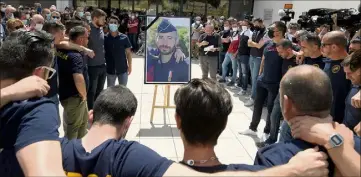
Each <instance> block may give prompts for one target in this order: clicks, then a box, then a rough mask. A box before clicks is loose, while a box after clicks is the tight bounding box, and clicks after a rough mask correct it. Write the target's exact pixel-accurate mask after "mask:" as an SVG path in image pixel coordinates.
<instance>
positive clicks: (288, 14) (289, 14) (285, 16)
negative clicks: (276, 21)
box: [278, 9, 295, 23]
mask: <svg viewBox="0 0 361 177" xmlns="http://www.w3.org/2000/svg"><path fill="white" fill-rule="evenodd" d="M278 15H279V16H280V17H281V19H280V20H281V21H284V22H285V23H287V22H289V21H291V19H294V18H295V12H294V11H293V10H292V9H280V10H279V11H278Z"/></svg>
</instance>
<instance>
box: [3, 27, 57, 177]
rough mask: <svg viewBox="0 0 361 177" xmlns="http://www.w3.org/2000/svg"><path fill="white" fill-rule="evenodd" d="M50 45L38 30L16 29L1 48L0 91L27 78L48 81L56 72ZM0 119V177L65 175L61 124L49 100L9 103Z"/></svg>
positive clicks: (47, 39)
mask: <svg viewBox="0 0 361 177" xmlns="http://www.w3.org/2000/svg"><path fill="white" fill-rule="evenodd" d="M52 42H53V38H52V37H51V36H50V35H49V34H48V33H45V32H41V31H37V32H28V31H24V30H17V31H15V32H14V33H13V34H12V35H11V36H9V39H8V40H7V41H5V42H4V44H3V46H2V47H1V48H0V53H1V55H0V77H1V78H0V79H1V82H0V83H1V89H2V88H5V87H7V86H10V85H12V84H14V83H16V82H17V81H19V80H21V79H23V78H26V77H28V76H30V75H37V76H39V77H41V78H43V79H45V80H47V79H48V78H51V77H52V76H53V75H54V72H55V71H54V70H53V69H52V68H51V65H52V62H53V55H54V53H53V48H52ZM18 68H21V69H18ZM14 69H17V70H16V72H14ZM0 120H1V125H0V132H1V133H0V142H1V143H0V161H1V162H2V164H1V166H0V174H1V176H24V175H25V176H64V171H63V170H62V164H61V161H62V160H61V149H60V144H59V141H58V138H59V132H58V128H59V125H60V122H59V121H58V119H57V116H56V108H55V105H54V103H53V102H52V101H51V100H49V99H47V98H33V99H28V100H26V101H16V102H10V103H8V104H7V105H5V106H3V107H2V108H1V111H0ZM49 160H51V161H52V163H49ZM39 167H41V168H39ZM21 169H22V170H21Z"/></svg>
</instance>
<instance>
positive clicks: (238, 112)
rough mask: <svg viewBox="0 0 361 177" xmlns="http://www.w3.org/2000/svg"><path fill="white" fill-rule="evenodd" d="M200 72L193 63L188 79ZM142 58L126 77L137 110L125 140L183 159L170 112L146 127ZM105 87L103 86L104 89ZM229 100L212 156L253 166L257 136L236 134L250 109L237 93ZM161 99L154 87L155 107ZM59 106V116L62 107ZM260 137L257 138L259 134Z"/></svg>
mask: <svg viewBox="0 0 361 177" xmlns="http://www.w3.org/2000/svg"><path fill="white" fill-rule="evenodd" d="M200 77H201V69H200V66H199V64H198V62H197V61H195V62H193V63H192V78H200ZM143 78H144V58H139V57H137V58H133V71H132V73H131V75H130V76H129V81H128V87H129V88H130V89H131V90H132V92H133V93H134V94H135V96H136V98H137V99H138V110H137V112H136V114H135V116H134V120H133V122H132V124H131V126H130V129H129V131H128V134H127V136H126V139H128V140H134V141H138V142H140V143H142V144H144V145H146V146H148V147H150V148H152V149H153V150H155V151H156V152H158V153H159V154H161V155H162V156H164V157H167V158H169V159H171V160H174V161H180V160H182V158H183V150H184V149H183V144H182V140H181V138H180V135H179V131H178V129H177V128H176V123H175V119H174V113H175V110H174V109H166V110H163V109H156V110H155V113H154V121H153V124H150V113H151V106H152V99H153V92H154V85H145V84H144V81H143ZM178 87H179V86H171V93H170V95H171V99H170V100H171V101H170V102H171V104H174V102H173V95H174V92H175V91H176V89H177V88H178ZM105 88H106V86H105ZM228 90H229V92H230V94H231V95H232V98H233V112H232V113H231V115H230V116H229V118H228V123H227V127H226V129H225V130H224V132H223V133H222V134H221V136H220V138H219V140H218V145H217V146H216V148H215V150H216V154H217V156H218V158H219V159H220V161H221V162H222V163H226V164H227V163H246V164H253V159H254V157H255V155H256V152H257V147H256V145H255V142H256V141H259V139H258V138H257V137H248V136H243V135H240V134H239V132H240V131H243V130H245V129H247V128H248V126H249V124H250V122H251V118H252V110H251V109H250V108H247V107H245V106H243V101H244V100H245V97H243V96H238V95H236V93H237V91H238V90H232V89H228ZM163 100H164V87H163V86H160V87H158V94H157V101H156V102H157V104H162V103H163ZM59 107H60V114H61V117H62V111H63V108H62V107H61V105H60V106H59ZM265 115H266V112H265V110H264V113H263V119H262V120H261V123H260V125H259V130H258V132H263V127H264V126H265V121H264V120H265V119H264V116H265ZM62 127H63V126H62V125H61V126H60V128H59V131H60V135H61V136H63V135H64V132H63V128H62ZM259 136H260V135H259Z"/></svg>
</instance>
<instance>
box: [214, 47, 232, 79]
mask: <svg viewBox="0 0 361 177" xmlns="http://www.w3.org/2000/svg"><path fill="white" fill-rule="evenodd" d="M225 57H226V52H219V59H218V67H217V68H218V73H219V75H221V76H222V75H223V74H222V73H223V72H222V63H223V61H224V58H225ZM231 66H232V64H231V63H229V64H228V70H227V73H226V76H230V75H231V74H232V68H231Z"/></svg>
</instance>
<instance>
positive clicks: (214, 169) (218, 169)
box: [179, 161, 266, 173]
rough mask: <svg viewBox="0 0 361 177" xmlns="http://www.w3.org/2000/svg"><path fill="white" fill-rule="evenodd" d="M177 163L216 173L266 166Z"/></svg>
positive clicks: (263, 167)
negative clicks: (206, 165)
mask: <svg viewBox="0 0 361 177" xmlns="http://www.w3.org/2000/svg"><path fill="white" fill-rule="evenodd" d="M179 163H180V164H183V165H185V166H187V167H189V168H192V169H193V170H195V171H198V172H202V173H217V172H222V171H260V170H263V169H265V168H266V167H265V166H260V165H246V164H229V165H225V164H222V165H216V166H211V167H199V166H190V165H188V164H186V163H184V162H183V161H181V162H179Z"/></svg>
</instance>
